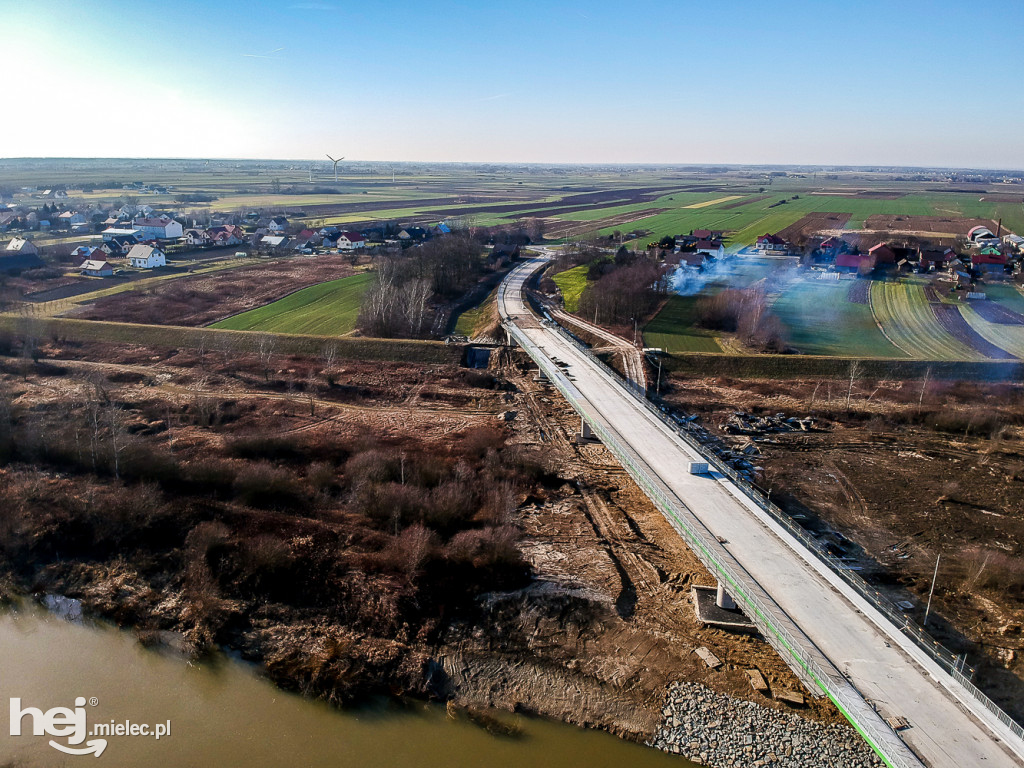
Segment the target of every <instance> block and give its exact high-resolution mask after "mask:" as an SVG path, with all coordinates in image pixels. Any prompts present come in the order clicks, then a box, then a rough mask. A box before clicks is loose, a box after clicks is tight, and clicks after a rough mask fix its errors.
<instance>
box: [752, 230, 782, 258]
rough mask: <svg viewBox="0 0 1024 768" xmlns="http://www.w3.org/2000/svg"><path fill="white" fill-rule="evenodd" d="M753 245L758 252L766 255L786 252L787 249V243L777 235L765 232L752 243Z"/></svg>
mask: <svg viewBox="0 0 1024 768" xmlns="http://www.w3.org/2000/svg"><path fill="white" fill-rule="evenodd" d="M754 247H755V248H756V249H757V251H758V253H763V254H766V255H768V254H778V253H786V252H787V251H789V243H787V242H786V241H785V240H783V239H782V238H781V237H779V236H778V235H771V234H767V233H766V234H763V235H761V236H760V237H759V238H757V240H756V242H755V243H754Z"/></svg>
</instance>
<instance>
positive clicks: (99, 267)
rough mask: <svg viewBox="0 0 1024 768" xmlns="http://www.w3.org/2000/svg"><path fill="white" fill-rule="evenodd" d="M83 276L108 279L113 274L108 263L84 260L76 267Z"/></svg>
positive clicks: (111, 267)
mask: <svg viewBox="0 0 1024 768" xmlns="http://www.w3.org/2000/svg"><path fill="white" fill-rule="evenodd" d="M78 269H79V270H80V271H81V273H82V274H83V275H88V276H89V277H110V276H111V275H113V274H114V267H113V265H112V264H111V263H110V262H109V261H105V260H100V259H86V260H85V261H83V262H82V263H81V264H79V265H78Z"/></svg>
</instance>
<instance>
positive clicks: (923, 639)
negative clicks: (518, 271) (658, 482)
mask: <svg viewBox="0 0 1024 768" xmlns="http://www.w3.org/2000/svg"><path fill="white" fill-rule="evenodd" d="M507 290H508V281H507V280H506V281H505V282H503V283H502V286H501V290H500V299H501V306H504V300H505V294H506V291H507ZM531 301H532V300H531ZM543 314H545V315H547V318H548V322H547V323H545V326H546V327H548V328H550V329H552V330H554V331H555V332H557V333H559V334H560V335H561V336H562V337H564V338H565V339H566V340H567V341H568V342H569V343H571V344H572V345H573V346H575V347H576V348H577V349H579V350H580V351H581V352H582V353H583V354H584V355H586V356H587V357H588V358H589V359H590V360H591V361H592V362H594V363H595V364H596V365H597V366H598V367H599V368H600V369H601V370H602V371H603V372H604V373H605V375H606V376H607V377H608V378H609V379H610V380H611V381H612V382H614V384H615V385H616V386H618V387H621V388H622V389H623V390H625V391H626V392H627V393H629V394H630V395H631V396H632V397H633V398H635V399H636V401H637V402H638V403H640V404H641V405H643V407H644V408H646V409H647V410H648V411H649V412H650V413H651V414H652V415H654V416H655V417H656V418H658V419H659V420H660V421H661V422H662V423H663V424H664V425H665V426H667V427H669V428H670V429H671V430H672V431H673V432H674V433H675V434H676V435H677V436H678V437H679V438H680V439H681V440H682V441H683V442H685V443H686V444H687V445H688V446H689V447H690V448H692V449H693V450H694V451H695V452H696V453H697V454H698V455H699V456H700V457H701V458H702V459H704V460H706V461H707V462H708V464H709V466H711V467H713V468H714V469H715V471H716V472H719V473H721V474H722V475H724V476H725V477H728V478H729V479H730V480H731V481H732V483H733V484H734V485H735V486H736V488H738V489H739V490H740V491H741V492H742V493H743V494H744V495H745V496H746V497H747V498H748V499H750V500H751V501H752V502H753V503H754V504H756V505H757V506H758V507H760V508H761V509H762V510H764V511H765V512H766V513H768V514H769V515H770V516H771V517H772V519H773V520H775V521H776V522H777V523H779V524H780V525H782V526H783V527H784V528H785V529H786V531H787V532H789V533H790V534H791V535H792V536H793V537H794V538H796V539H798V540H799V541H800V542H801V543H803V544H804V545H805V547H806V549H807V550H808V551H809V552H811V553H813V554H814V555H815V556H816V557H817V558H818V559H820V560H821V561H822V562H823V563H824V564H825V565H826V566H828V567H829V569H830V570H831V572H832V573H834V574H836V575H837V576H838V577H839V578H841V579H842V580H843V581H844V582H845V583H846V584H848V585H849V586H850V587H851V588H853V589H854V590H855V591H856V592H857V593H858V594H859V595H861V596H862V597H863V598H864V599H865V600H867V601H868V602H869V603H870V604H871V605H872V606H874V607H875V608H876V609H877V610H878V611H879V613H881V614H882V615H883V616H885V617H886V618H887V619H888V620H889V621H890V622H891V623H892V624H893V626H895V627H896V628H897V629H898V630H900V632H901V633H902V634H903V635H904V636H905V637H907V638H909V639H910V640H911V641H912V642H913V643H914V644H915V645H917V647H919V648H920V649H922V650H923V651H924V652H925V653H927V654H928V655H929V656H930V657H931V658H932V659H933V660H935V662H936V663H937V664H939V666H940V667H941V668H942V669H944V670H945V671H946V672H948V673H949V674H950V676H951V677H952V678H953V679H954V680H956V681H957V682H958V683H960V684H961V685H963V687H964V689H965V690H966V691H968V693H970V695H972V696H973V697H974V698H975V699H977V700H978V701H979V702H980V703H981V704H982V706H984V707H985V708H986V709H988V710H989V711H990V712H991V713H992V714H993V715H994V716H995V717H996V718H997V719H998V720H999V721H1000V722H1001V723H1003V724H1004V725H1005V726H1006V727H1007V728H1009V729H1010V731H1011V732H1012V733H1013V734H1014V735H1016V736H1017V737H1018V738H1020V739H1022V740H1024V727H1022V726H1021V725H1020V724H1019V723H1017V722H1016V721H1015V720H1014V719H1013V718H1011V717H1010V716H1009V715H1008V714H1007V713H1006V712H1005V711H1004V710H1003V709H1001V708H1000V707H999V706H998V705H997V704H996V703H995V702H993V701H992V700H991V699H990V698H989V697H988V696H986V695H985V694H984V693H983V692H982V691H981V690H979V689H978V687H977V686H975V685H974V684H973V683H971V682H970V680H971V678H972V677H973V676H974V673H975V670H974V668H970V667H967V666H966V663H965V661H966V659H965V657H964V656H961V655H958V654H955V653H953V652H952V651H951V650H949V649H948V648H946V647H945V646H943V645H942V644H941V643H939V642H938V640H936V639H935V638H933V637H932V636H931V635H929V634H928V633H927V631H926V630H925V629H924V628H923V627H921V626H920V625H918V624H916V623H915V622H914V621H913V619H912V618H911V617H910V616H908V615H907V614H906V613H905V612H904V611H902V610H901V609H900V608H899V607H898V606H897V605H896V604H895V603H894V602H893V601H892V600H891V599H889V597H888V596H887V595H885V594H883V593H882V592H880V591H879V590H877V589H875V588H874V587H872V586H871V585H870V584H868V582H867V581H866V580H865V579H863V578H861V577H860V576H859V575H858V574H857V573H855V572H854V571H851V570H849V569H848V568H846V567H845V564H844V563H843V562H841V561H840V560H839V559H838V558H836V557H835V556H833V555H832V554H830V553H829V552H828V551H827V550H826V549H825V548H824V547H823V546H822V544H821V542H819V541H818V540H817V539H816V538H814V537H813V536H812V535H811V534H810V533H809V532H808V531H807V530H806V529H804V528H803V526H801V525H800V524H799V523H797V522H796V521H795V520H793V519H792V518H791V517H790V516H789V515H788V514H787V513H786V512H785V511H783V510H782V509H781V508H780V507H779V506H778V505H776V504H775V503H774V502H772V501H771V500H770V499H767V498H765V495H764V493H763V492H762V491H761V490H760V489H759V488H757V487H756V486H754V485H753V484H752V483H750V482H749V481H748V480H747V479H746V478H744V477H743V476H742V475H740V474H739V473H738V472H737V471H736V470H735V469H733V468H732V467H730V466H729V465H728V464H726V463H725V462H724V461H722V460H721V459H720V458H719V457H718V456H717V455H715V454H714V453H712V452H711V451H709V450H708V449H707V447H706V446H705V445H704V444H703V443H701V442H700V440H698V439H697V438H696V437H694V436H693V435H691V434H689V432H687V431H686V430H685V429H684V428H682V427H681V426H680V425H678V424H676V423H675V422H673V421H672V420H671V419H669V418H668V417H667V416H666V415H665V413H664V411H662V410H661V409H659V408H658V407H657V406H656V405H655V404H654V403H652V402H651V401H650V400H649V399H648V398H647V393H646V392H645V391H642V390H641V389H640V388H639V387H637V386H635V385H634V384H633V383H632V382H629V381H626V380H624V379H623V378H622V377H621V376H620V375H619V374H618V372H616V371H615V370H613V369H612V368H611V367H609V366H608V365H607V364H605V363H604V361H602V360H601V359H600V358H598V357H597V356H596V355H595V354H594V353H593V351H592V350H591V349H590V348H589V347H588V346H587V345H586V344H584V343H583V342H582V341H581V340H580V339H579V338H577V337H576V336H575V335H573V334H572V333H571V332H569V331H568V330H567V329H565V328H563V327H562V326H561V325H559V324H558V323H557V322H555V321H554V320H553V319H552V318H551V316H550V315H548V314H547V313H546V312H543ZM503 324H504V325H505V327H506V328H507V329H509V332H510V335H511V336H512V337H514V338H515V339H516V341H517V342H518V343H519V344H520V346H522V347H523V348H524V349H526V350H527V351H531V347H533V346H534V345H533V344H532V342H530V341H529V339H528V338H527V337H526V336H525V335H524V334H522V332H521V331H520V330H519V329H518V328H517V327H516V326H515V324H514V323H511V322H507V321H503ZM524 342H525V343H524ZM531 357H533V358H534V361H535V362H537V364H538V365H541V360H546V356H545V355H543V354H541V353H540V350H537V349H533V350H532V352H531ZM546 367H548V368H550V367H551V366H550V365H548V366H546ZM546 373H547V372H546ZM558 376H561V377H562V378H564V376H562V374H561V372H560V371H559V372H558ZM549 378H550V376H549ZM553 380H556V379H553ZM559 389H562V387H559ZM563 394H565V395H566V397H567V398H568V399H569V400H570V402H572V404H573V406H574V407H575V408H576V409H577V411H579V412H580V414H581V415H582V414H584V411H583V410H582V408H581V407H580V404H579V403H578V402H575V401H574V399H573V398H571V397H570V396H569V393H567V392H564V391H563ZM584 418H586V417H585V416H584ZM589 421H590V420H589V419H588V422H589ZM591 427H592V428H593V429H594V430H595V432H597V433H598V434H599V435H601V436H602V440H603V441H604V440H606V439H607V440H611V439H612V438H611V436H610V435H607V434H606V433H605V430H604V429H600V428H597V427H596V426H595V425H594V424H593V423H591ZM614 442H615V445H614V446H612V445H609V446H608V447H609V449H610V450H612V452H613V453H615V454H616V457H617V458H619V460H620V461H623V462H624V463H625V462H626V458H625V456H624V454H623V449H622V448H621V446H619V445H618V442H617V441H614ZM606 445H608V443H607V442H606ZM637 472H638V473H639V472H640V470H639V469H637ZM641 487H644V484H641ZM644 490H645V492H647V491H648V489H647V488H646V487H644ZM648 495H649V496H651V494H650V493H648ZM651 498H652V500H653V501H655V504H657V505H658V506H659V508H661V509H662V512H663V513H665V512H666V510H665V509H664V508H663V504H664V503H665V502H664V501H663V500H658V499H656V498H655V497H654V496H651ZM680 503H681V502H680ZM670 508H671V507H670ZM667 516H668V517H669V522H670V523H671V522H673V520H672V516H671V512H669V514H668V515H667ZM673 525H675V523H673ZM677 530H679V529H678V527H677ZM687 538H690V537H688V536H687ZM706 565H707V564H706ZM765 636H766V637H770V636H769V635H768V634H766V635H765ZM830 696H831V694H830ZM836 704H837V706H840V709H842V705H841V704H840V702H838V701H836ZM844 713H845V710H844ZM851 722H852V720H851ZM855 725H856V723H855ZM865 738H867V737H866V736H865ZM869 743H870V740H869ZM876 751H877V750H876ZM879 754H881V753H879ZM883 759H885V758H884V756H883Z"/></svg>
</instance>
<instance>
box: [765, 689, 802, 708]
mask: <svg viewBox="0 0 1024 768" xmlns="http://www.w3.org/2000/svg"><path fill="white" fill-rule="evenodd" d="M772 698H774V699H775V700H776V701H784V702H786V703H787V704H792V705H793V706H795V707H802V706H803V705H804V703H805V702H804V695H803V694H802V693H797V692H796V691H791V690H789V689H788V688H779V689H777V690H775V691H772Z"/></svg>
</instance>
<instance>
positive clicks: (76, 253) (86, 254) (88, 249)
mask: <svg viewBox="0 0 1024 768" xmlns="http://www.w3.org/2000/svg"><path fill="white" fill-rule="evenodd" d="M97 250H99V249H98V248H96V247H95V246H92V245H80V246H78V247H77V248H75V250H73V251H72V252H71V253H70V256H71V258H73V259H89V258H92V255H93V254H94V253H95V252H96V251H97Z"/></svg>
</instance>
